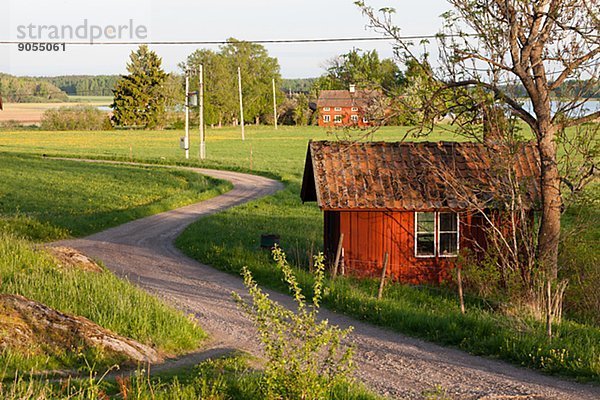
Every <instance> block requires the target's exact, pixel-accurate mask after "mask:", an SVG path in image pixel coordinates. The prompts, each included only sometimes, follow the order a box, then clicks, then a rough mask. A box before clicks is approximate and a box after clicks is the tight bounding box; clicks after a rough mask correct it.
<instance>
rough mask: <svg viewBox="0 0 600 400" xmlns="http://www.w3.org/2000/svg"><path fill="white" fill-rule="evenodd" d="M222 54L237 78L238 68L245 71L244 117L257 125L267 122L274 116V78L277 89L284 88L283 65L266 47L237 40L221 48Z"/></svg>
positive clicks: (243, 78) (243, 74) (243, 81)
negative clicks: (268, 117)
mask: <svg viewBox="0 0 600 400" xmlns="http://www.w3.org/2000/svg"><path fill="white" fill-rule="evenodd" d="M221 54H222V55H223V57H225V59H226V60H227V66H228V67H229V68H230V70H231V71H232V72H231V73H232V74H233V75H234V76H237V68H238V67H240V69H241V73H242V91H243V95H244V117H245V118H247V119H249V120H250V121H252V120H254V122H257V123H258V122H259V121H261V120H262V121H264V120H265V119H266V118H267V116H270V115H272V113H273V111H272V110H273V98H272V96H273V94H272V80H273V78H274V79H275V84H276V86H277V87H280V86H281V74H280V67H279V62H278V61H277V59H276V58H274V57H270V56H269V52H268V51H267V49H266V48H265V47H264V46H262V45H260V44H256V43H250V42H244V41H240V40H236V39H233V38H230V39H228V43H227V44H226V45H224V46H222V47H221Z"/></svg>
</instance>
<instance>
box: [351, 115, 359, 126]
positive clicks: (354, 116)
mask: <svg viewBox="0 0 600 400" xmlns="http://www.w3.org/2000/svg"><path fill="white" fill-rule="evenodd" d="M350 119H351V120H352V122H354V123H355V124H356V123H358V115H351V116H350Z"/></svg>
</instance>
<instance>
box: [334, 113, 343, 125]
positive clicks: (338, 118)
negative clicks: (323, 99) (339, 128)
mask: <svg viewBox="0 0 600 400" xmlns="http://www.w3.org/2000/svg"><path fill="white" fill-rule="evenodd" d="M333 122H335V123H336V124H341V123H342V116H341V115H336V116H334V117H333Z"/></svg>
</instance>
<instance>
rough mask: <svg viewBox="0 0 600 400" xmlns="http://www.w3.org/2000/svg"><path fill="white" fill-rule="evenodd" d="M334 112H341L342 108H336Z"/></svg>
mask: <svg viewBox="0 0 600 400" xmlns="http://www.w3.org/2000/svg"><path fill="white" fill-rule="evenodd" d="M334 110H335V111H342V107H336V108H334Z"/></svg>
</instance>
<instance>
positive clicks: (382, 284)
mask: <svg viewBox="0 0 600 400" xmlns="http://www.w3.org/2000/svg"><path fill="white" fill-rule="evenodd" d="M388 260H389V254H388V253H385V256H384V257H383V269H382V270H381V281H380V282H379V292H377V300H381V296H383V286H384V285H385V272H386V270H387V265H388Z"/></svg>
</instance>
